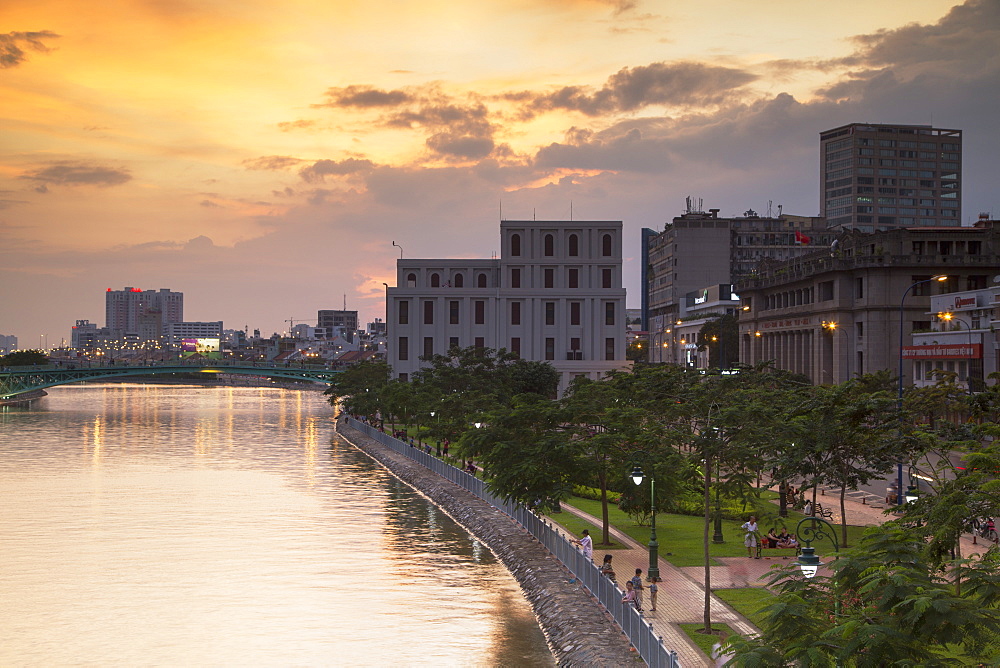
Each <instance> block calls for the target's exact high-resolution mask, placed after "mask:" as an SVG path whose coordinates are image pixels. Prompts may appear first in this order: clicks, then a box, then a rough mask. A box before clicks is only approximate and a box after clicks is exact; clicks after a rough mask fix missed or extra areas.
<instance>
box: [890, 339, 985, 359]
mask: <svg viewBox="0 0 1000 668" xmlns="http://www.w3.org/2000/svg"><path fill="white" fill-rule="evenodd" d="M982 356H983V344H981V343H973V344H971V345H970V344H968V343H955V344H951V345H946V346H940V345H938V346H903V359H908V360H965V359H970V358H971V359H979V358H980V357H982Z"/></svg>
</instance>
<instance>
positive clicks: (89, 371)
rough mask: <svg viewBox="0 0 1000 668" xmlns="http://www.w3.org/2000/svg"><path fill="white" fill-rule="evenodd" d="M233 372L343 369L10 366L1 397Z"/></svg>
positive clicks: (311, 376) (298, 373)
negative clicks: (148, 378) (116, 381)
mask: <svg viewBox="0 0 1000 668" xmlns="http://www.w3.org/2000/svg"><path fill="white" fill-rule="evenodd" d="M178 373H183V374H190V373H206V374H215V373H232V374H239V375H244V376H267V377H269V378H285V379H289V380H297V381H302V382H314V383H329V382H330V380H331V379H332V378H333V377H334V376H335V375H336V374H338V373H340V371H334V370H333V369H325V368H322V367H319V368H317V367H316V366H315V365H300V366H299V365H293V366H284V365H273V366H272V365H267V364H263V363H259V364H256V365H255V364H254V363H252V362H235V361H228V360H198V361H196V362H187V363H185V362H181V361H171V362H154V363H139V364H129V365H128V366H125V365H120V366H90V365H88V364H81V363H79V362H71V363H67V364H62V365H46V366H31V367H10V368H5V369H3V370H2V371H0V401H17V399H18V395H25V394H27V393H30V392H36V391H38V390H43V389H45V388H46V387H54V386H56V385H66V384H68V383H79V382H82V381H94V380H103V379H107V378H124V377H128V376H150V375H153V374H156V375H162V374H178Z"/></svg>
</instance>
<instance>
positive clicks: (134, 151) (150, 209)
mask: <svg viewBox="0 0 1000 668" xmlns="http://www.w3.org/2000/svg"><path fill="white" fill-rule="evenodd" d="M0 7H2V11H0V18H2V21H3V26H0V100H2V104H0V119H2V120H0V123H2V126H0V231H2V235H3V243H2V246H0V249H2V250H0V252H2V259H3V261H2V263H0V334H14V335H17V336H18V337H19V339H20V344H21V346H22V347H36V346H38V344H39V341H40V337H41V336H42V335H44V336H45V343H46V345H47V346H54V345H58V343H59V342H60V340H62V339H64V338H65V339H67V340H68V339H69V332H70V328H71V326H72V324H73V322H74V320H76V319H82V318H86V319H89V320H90V321H91V322H96V323H97V324H98V325H103V324H104V291H105V290H106V289H107V288H109V287H110V288H114V289H122V288H124V287H126V286H130V287H131V286H134V287H139V288H142V289H158V288H170V289H172V290H178V291H182V292H184V294H185V319H187V320H223V321H224V323H225V326H226V327H227V328H240V329H242V328H243V327H244V326H249V327H250V329H251V330H252V329H254V328H259V329H261V330H262V333H263V334H264V335H265V336H267V335H270V334H271V333H272V332H275V331H277V332H281V331H283V330H284V329H285V328H286V327H287V325H286V324H285V322H284V320H285V319H287V318H295V319H296V320H309V321H311V322H313V324H315V322H314V319H315V314H316V311H317V310H318V309H327V308H340V307H341V306H342V305H343V303H344V298H345V295H346V300H347V305H348V308H354V309H358V310H359V311H360V312H361V318H362V321H363V322H366V321H370V320H371V319H372V318H374V317H375V316H382V314H383V312H384V306H383V288H382V282H383V281H385V282H387V283H389V284H390V285H393V284H394V283H395V278H394V276H395V274H394V261H395V259H396V258H398V256H399V255H398V250H397V249H396V248H394V247H393V246H392V245H391V244H392V241H396V243H398V244H400V245H401V246H402V247H403V249H404V253H405V255H406V257H411V258H416V257H491V256H492V255H493V254H494V253H495V252H496V251H497V250H498V249H497V245H498V243H497V241H498V237H499V219H500V216H501V206H502V215H503V217H504V218H507V219H518V218H521V219H525V218H526V219H530V218H532V217H533V216H534V217H537V218H538V219H545V218H549V219H565V218H568V217H569V215H570V209H571V206H572V211H573V216H574V218H576V219H612V220H622V221H624V226H625V242H626V246H625V248H626V251H625V255H626V259H625V279H626V287H627V288H628V289H629V299H628V302H629V306H638V305H639V292H638V288H639V272H640V267H639V260H638V258H639V253H640V248H639V231H640V229H641V228H643V227H651V228H654V229H662V227H663V224H664V223H665V222H666V221H669V220H670V219H671V218H672V217H674V216H675V215H678V214H679V213H681V212H682V209H683V206H684V198H685V196H687V195H692V196H694V197H696V198H699V197H700V198H702V199H703V200H704V204H705V207H706V208H708V207H713V208H720V209H721V210H722V214H723V215H735V214H740V213H742V212H743V211H745V210H747V209H749V208H753V209H755V210H757V211H758V212H761V213H764V212H766V209H767V206H768V202H769V201H772V202H773V203H774V205H775V206H777V205H778V204H781V205H783V207H784V211H785V212H787V213H795V214H800V215H816V214H817V213H818V211H819V186H818V174H819V168H818V143H819V140H818V135H819V133H820V132H821V131H822V130H826V129H829V128H833V127H836V126H838V125H843V124H845V123H850V122H862V121H868V122H883V123H925V124H934V125H936V126H938V127H945V128H958V129H962V130H964V131H965V156H964V186H963V187H964V191H963V202H964V203H963V220H964V221H966V222H968V221H970V220H974V219H975V218H976V217H977V216H978V214H979V212H980V211H992V212H993V213H994V214H997V215H1000V198H998V195H997V178H996V177H997V169H996V167H995V164H996V159H997V156H998V155H1000V151H998V149H1000V129H998V128H1000V122H998V121H997V120H996V119H997V114H998V112H997V110H998V109H1000V104H998V103H1000V100H998V97H1000V0H969V1H967V2H965V3H963V4H956V3H955V2H953V1H945V0H907V2H898V1H886V0H864V1H861V0H838V2H833V3H819V2H791V1H789V0H770V1H768V2H757V1H754V0H700V1H699V2H692V1H683V0H681V1H673V2H667V1H666V0H659V1H656V2H650V1H643V0H635V1H629V0H620V1H600V0H531V1H530V2H529V1H520V0H504V1H503V2H500V1H494V0H479V1H478V2H466V3H458V2H435V1H433V0H431V1H426V2H419V3H418V2H409V1H405V0H403V1H395V2H366V3H358V2H343V1H338V0H326V1H324V2H318V1H309V0H285V1H284V2H280V3H278V2H271V1H264V0H240V1H239V2H236V1H235V0H199V1H198V2H194V1H190V2H188V1H186V0H176V1H172V0H109V1H108V2H101V3H81V2H79V1H78V0H74V1H70V0H61V1H60V0H33V1H32V2H13V1H11V0H0Z"/></svg>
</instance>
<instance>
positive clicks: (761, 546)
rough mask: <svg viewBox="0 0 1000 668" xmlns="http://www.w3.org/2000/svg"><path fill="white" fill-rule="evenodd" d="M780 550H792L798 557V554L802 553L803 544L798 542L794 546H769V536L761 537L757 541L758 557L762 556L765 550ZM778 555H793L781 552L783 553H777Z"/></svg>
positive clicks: (783, 557) (784, 556) (786, 556)
mask: <svg viewBox="0 0 1000 668" xmlns="http://www.w3.org/2000/svg"><path fill="white" fill-rule="evenodd" d="M779 550H791V551H792V552H793V554H794V556H796V557H797V556H799V555H800V554H801V553H802V546H801V545H800V544H798V543H796V544H795V546H794V547H769V546H768V542H767V538H766V537H763V536H762V537H761V539H760V540H758V541H757V557H758V558H760V557H761V555H762V554H763V553H764V552H778V551H779ZM776 556H781V558H782V559H788V557H789V556H791V555H788V554H781V555H776Z"/></svg>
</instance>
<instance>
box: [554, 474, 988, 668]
mask: <svg viewBox="0 0 1000 668" xmlns="http://www.w3.org/2000/svg"><path fill="white" fill-rule="evenodd" d="M817 500H818V501H819V502H820V503H822V504H823V507H824V509H829V510H832V511H833V518H832V519H831V520H830V522H831V524H834V525H835V528H837V529H839V526H836V525H837V524H839V522H840V492H839V490H837V491H834V490H826V489H824V490H822V494H821V495H820V496H817ZM844 506H845V511H846V513H847V522H848V524H852V525H860V526H874V525H876V524H881V523H882V522H885V521H886V520H887V519H888V518H890V517H891V515H889V516H887V515H885V514H884V512H883V511H884V510H885V500H884V499H882V498H879V497H876V496H874V495H872V494H866V493H865V492H848V493H847V495H846V498H845V501H844ZM562 507H563V510H564V511H566V512H569V513H572V514H574V515H577V516H578V517H581V518H583V519H585V520H587V521H588V522H590V523H591V524H593V525H594V526H598V527H599V526H601V520H600V519H599V518H597V517H594V516H592V515H589V514H587V513H585V512H583V511H582V510H579V509H578V508H574V507H573V506H570V505H567V504H565V503H564V504H563V506H562ZM550 519H551V517H550ZM558 528H560V529H561V530H562V531H563V532H564V533H566V534H567V535H569V534H568V532H567V531H566V530H565V529H564V528H562V527H561V526H560V527H558ZM789 530H792V527H789ZM611 535H612V536H613V537H614V539H615V540H616V541H618V542H619V543H621V544H622V545H624V546H625V547H626V549H617V550H611V551H609V553H610V554H613V555H614V566H615V572H616V573H617V575H618V582H619V584H620V585H624V582H625V580H626V579H628V578H630V577H631V576H632V574H633V573H635V569H636V568H641V569H642V570H643V574H644V577H645V573H646V570H647V569H648V567H649V549H648V547H647V546H645V545H641V544H639V543H637V542H636V541H634V540H632V538H630V537H629V536H627V535H625V534H624V533H622V532H621V531H618V530H617V529H615V528H614V527H611ZM571 537H572V538H577V536H571ZM839 538H840V536H839V533H838V540H839ZM989 545H990V544H988V543H987V544H986V545H984V544H983V541H982V540H980V541H978V544H974V543H973V541H972V536H971V535H967V536H965V537H963V538H962V556H964V557H967V556H969V555H970V554H977V553H981V552H984V551H985V550H986V549H987V548H988V547H989ZM814 547H816V548H817V552H818V553H819V554H821V555H822V557H823V559H824V561H827V557H828V556H830V555H829V552H830V551H832V546H831V545H830V544H829V543H826V544H825V545H824V546H820V545H819V544H818V543H816V544H814ZM824 547H825V548H826V549H823V548H824ZM603 555H604V553H603V552H601V551H600V548H599V547H596V546H595V550H594V557H595V559H596V560H598V561H599V560H600V559H602V558H603ZM794 560H795V557H794V556H792V552H791V550H775V551H774V554H773V555H768V553H767V551H765V552H764V555H763V557H762V558H761V559H748V558H747V557H722V558H718V559H716V561H717V562H719V563H720V564H721V565H718V566H712V567H711V568H712V589H713V590H714V589H731V588H742V587H764V586H765V585H766V584H767V577H766V576H767V574H768V572H769V571H770V570H771V569H772V568H776V567H781V566H786V565H788V564H790V563H792V562H793V561H794ZM659 567H660V577H661V579H662V582H660V583H659V600H658V601H657V607H656V612H652V611H651V610H650V605H649V591H648V590H645V591H644V592H643V594H644V599H643V607H644V608H645V609H646V612H645V616H646V619H647V620H649V622H650V623H651V624H652V625H653V628H654V629H656V632H657V633H658V634H659V635H661V636H662V637H663V643H664V645H665V646H666V647H667V648H668V649H673V650H675V651H676V652H677V655H678V658H679V659H680V662H681V665H682V666H684V668H689V667H691V666H712V665H714V664H713V663H712V662H711V661H710V660H709V659H708V657H706V656H705V655H704V654H703V653H702V652H701V650H699V649H698V647H697V646H696V645H695V644H694V642H693V641H691V640H690V639H689V638H688V636H687V634H686V633H684V631H682V630H681V629H680V627H679V626H678V624H683V623H695V624H700V623H701V622H702V616H703V612H704V608H705V590H704V568H703V567H701V566H696V567H683V568H680V567H677V566H674V565H673V564H670V563H669V562H667V561H665V560H663V559H660V560H659ZM711 610H712V621H713V622H720V623H725V624H728V625H729V627H730V628H732V629H734V630H735V631H737V632H738V633H740V634H752V633H759V632H760V631H759V629H758V628H757V627H755V626H754V625H753V624H751V623H750V621H749V620H747V619H746V618H745V617H743V616H742V615H740V614H739V613H737V612H736V611H735V610H733V609H732V608H730V607H729V606H728V605H726V604H725V603H724V602H723V601H722V600H720V599H719V598H717V597H716V596H715V595H714V594H713V595H712V597H711Z"/></svg>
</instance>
